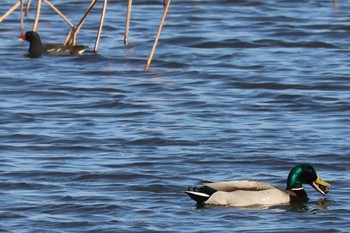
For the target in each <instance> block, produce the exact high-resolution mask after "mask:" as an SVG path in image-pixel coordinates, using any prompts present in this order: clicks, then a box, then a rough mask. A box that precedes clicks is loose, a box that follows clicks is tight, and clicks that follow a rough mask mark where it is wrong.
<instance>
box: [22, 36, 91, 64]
mask: <svg viewBox="0 0 350 233" xmlns="http://www.w3.org/2000/svg"><path fill="white" fill-rule="evenodd" d="M20 40H26V41H28V42H29V50H28V52H29V54H28V57H30V58H38V57H41V55H42V54H47V55H53V56H62V55H75V54H82V53H83V52H84V51H85V50H86V48H87V46H84V45H75V46H71V45H68V46H64V45H62V44H42V43H41V39H40V36H39V34H38V33H37V32H34V31H28V32H26V34H25V35H24V36H22V37H21V38H20Z"/></svg>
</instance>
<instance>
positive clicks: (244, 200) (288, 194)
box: [185, 164, 331, 206]
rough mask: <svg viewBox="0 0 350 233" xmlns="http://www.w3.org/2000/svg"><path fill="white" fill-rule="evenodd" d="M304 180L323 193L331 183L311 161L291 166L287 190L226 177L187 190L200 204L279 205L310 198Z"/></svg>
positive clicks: (262, 183) (324, 193)
mask: <svg viewBox="0 0 350 233" xmlns="http://www.w3.org/2000/svg"><path fill="white" fill-rule="evenodd" d="M303 184H310V185H311V186H312V187H314V189H316V190H317V191H318V192H319V193H321V194H322V195H326V193H328V189H329V188H330V187H331V185H330V184H328V183H327V182H326V181H324V180H321V179H320V177H319V176H317V174H316V171H315V169H314V168H313V167H312V166H310V165H308V164H300V165H297V166H295V167H294V168H292V170H291V171H290V173H289V175H288V180H287V188H286V190H283V189H280V188H277V187H275V186H273V185H270V184H267V183H264V182H259V181H249V180H240V181H225V182H213V183H204V186H203V187H200V188H191V187H190V188H189V189H188V191H185V192H186V193H187V194H188V195H189V196H190V197H191V198H192V199H193V200H195V201H196V202H197V203H198V204H212V205H226V206H251V205H266V206H271V205H278V204H286V203H294V202H302V201H307V199H308V197H307V194H306V192H305V190H304V188H303Z"/></svg>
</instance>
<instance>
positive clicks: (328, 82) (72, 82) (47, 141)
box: [0, 0, 350, 233]
mask: <svg viewBox="0 0 350 233" xmlns="http://www.w3.org/2000/svg"><path fill="white" fill-rule="evenodd" d="M52 2H53V3H54V4H56V6H57V7H58V8H59V9H62V11H63V12H64V13H65V14H66V15H67V17H68V18H69V19H71V20H72V21H73V22H74V23H77V22H78V21H79V19H80V17H81V15H82V14H83V12H84V11H85V9H86V8H87V6H88V3H85V2H84V1H65V0H57V1H52ZM12 4H14V2H13V1H10V0H5V1H3V2H2V4H1V7H0V14H3V13H4V12H5V11H6V10H7V9H9V8H10V6H12ZM101 6H102V2H101V3H98V4H97V6H96V9H95V11H94V12H93V14H92V15H90V16H89V18H88V19H87V22H86V24H85V25H84V27H83V29H82V31H81V33H80V34H79V36H78V43H79V44H84V45H88V46H89V47H90V50H91V49H92V48H93V46H94V41H95V36H96V31H97V22H98V18H99V14H100V13H99V12H100V11H99V9H100V8H101ZM125 7H126V2H125V1H124V2H120V1H109V9H108V11H107V17H106V21H105V27H104V31H103V36H102V39H101V44H100V47H99V53H98V54H97V55H94V54H92V53H91V51H90V52H88V53H86V54H85V55H82V56H72V57H42V58H40V59H27V58H23V57H22V54H24V53H25V52H26V51H27V49H28V43H27V42H19V41H17V39H16V38H17V37H18V36H19V23H18V22H19V18H18V17H19V15H18V11H17V12H15V13H14V14H12V15H11V16H10V17H9V18H8V19H6V20H5V21H4V22H3V23H1V24H0V25H1V27H0V38H1V43H0V54H1V55H0V59H1V60H0V64H1V72H0V83H1V84H0V99H1V104H0V106H1V108H0V124H1V128H0V149H1V158H0V172H1V174H0V219H1V221H0V229H1V231H2V232H16V233H17V232H208V231H214V232H219V231H229V232H291V231H303V232H316V231H317V232H348V231H349V230H350V224H349V220H350V210H349V207H350V204H349V201H348V196H349V181H348V180H349V178H350V177H349V174H348V169H349V165H350V163H349V149H350V147H349V145H350V139H349V138H350V130H349V127H348V126H349V123H350V120H349V113H350V95H349V90H350V85H349V83H350V82H349V81H350V78H349V73H350V67H349V65H348V64H349V61H350V59H349V57H350V50H349V49H348V47H349V35H350V27H349V21H350V15H349V10H350V5H349V4H348V3H347V2H346V1H340V2H339V3H338V5H337V7H336V8H334V7H333V6H332V2H331V1H328V0H327V1H326V0H321V1H297V2H295V1H287V0H286V1H274V0H267V1H257V0H249V1H227V0H226V1H225V0H220V1H172V5H171V8H170V12H169V15H168V17H167V19H166V24H165V26H164V28H163V33H162V36H161V40H160V43H159V45H158V48H157V51H156V54H155V57H154V60H153V62H152V65H151V68H150V70H149V71H148V72H145V71H143V68H144V65H145V63H146V60H147V56H148V53H149V51H150V49H151V46H152V43H153V40H154V36H155V34H156V30H157V25H158V23H159V20H160V17H161V14H162V10H163V9H162V6H161V1H139V2H137V3H135V5H134V7H133V11H132V24H131V31H130V40H129V41H130V45H129V46H127V47H125V46H124V45H123V30H124V21H125ZM34 15H35V14H34V11H32V12H31V14H30V16H29V19H26V29H27V30H29V29H30V28H31V27H32V20H33V18H34ZM51 15H52V11H51V10H50V9H49V8H48V7H47V6H45V5H44V6H43V10H42V17H41V19H42V20H41V21H40V24H39V30H38V31H39V33H40V34H41V36H42V40H43V41H44V42H62V41H63V40H64V38H65V35H66V33H67V32H68V29H69V28H68V26H67V25H65V23H63V21H62V20H61V19H60V18H59V17H58V16H51ZM297 163H310V164H312V165H313V166H314V167H315V168H316V170H317V171H318V174H319V175H320V176H321V177H322V178H323V179H325V180H326V181H328V182H330V183H331V184H332V189H331V191H330V193H329V194H328V195H327V196H326V197H325V198H324V197H322V196H321V195H320V194H318V193H316V192H315V191H314V190H313V189H312V188H311V187H309V186H307V187H305V188H306V190H307V192H308V194H309V197H310V202H309V203H307V204H305V205H302V206H276V207H271V208H265V209H254V208H248V209H239V208H222V207H221V208H200V209H197V208H196V206H195V204H194V202H193V201H192V200H191V199H190V198H189V197H187V196H186V194H184V193H183V191H184V190H186V189H187V187H188V186H189V185H194V184H195V185H196V184H199V183H200V182H201V181H202V180H213V181H217V180H235V179H258V180H262V181H266V182H270V183H272V184H274V185H277V186H279V187H282V188H284V187H285V185H286V184H285V182H286V178H287V175H288V173H289V170H290V168H291V167H293V166H294V165H295V164H297Z"/></svg>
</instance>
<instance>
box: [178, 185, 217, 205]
mask: <svg viewBox="0 0 350 233" xmlns="http://www.w3.org/2000/svg"><path fill="white" fill-rule="evenodd" d="M215 192H216V190H215V189H212V188H209V187H207V186H202V187H199V188H197V187H188V189H187V191H185V193H187V195H188V196H190V197H191V198H192V199H193V200H195V201H196V202H197V204H201V203H204V202H205V201H207V200H208V199H209V197H210V196H211V195H212V194H213V193H215Z"/></svg>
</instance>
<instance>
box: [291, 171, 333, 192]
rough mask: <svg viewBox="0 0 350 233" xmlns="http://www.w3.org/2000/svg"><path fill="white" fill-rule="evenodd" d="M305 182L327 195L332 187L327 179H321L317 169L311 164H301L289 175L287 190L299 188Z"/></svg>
mask: <svg viewBox="0 0 350 233" xmlns="http://www.w3.org/2000/svg"><path fill="white" fill-rule="evenodd" d="M303 184H309V185H311V186H312V187H313V188H314V189H316V191H318V192H319V193H321V194H322V195H326V193H327V192H328V189H329V188H330V187H331V185H330V184H328V183H327V182H326V181H324V180H321V178H320V177H319V176H317V173H316V171H315V169H314V168H313V167H312V166H310V165H309V164H300V165H297V166H295V167H293V168H292V170H291V171H290V173H289V175H288V181H287V190H298V189H302V188H303Z"/></svg>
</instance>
